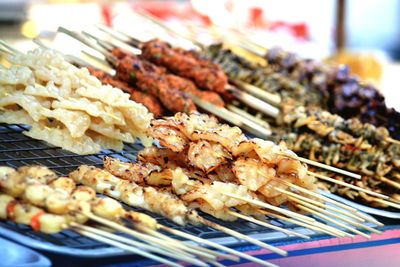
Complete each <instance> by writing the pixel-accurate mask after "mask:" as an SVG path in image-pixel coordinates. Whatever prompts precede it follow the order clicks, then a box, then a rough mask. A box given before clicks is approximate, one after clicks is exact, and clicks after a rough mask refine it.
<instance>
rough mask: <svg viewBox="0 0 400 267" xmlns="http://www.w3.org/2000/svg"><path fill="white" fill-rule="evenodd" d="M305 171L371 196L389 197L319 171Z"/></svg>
mask: <svg viewBox="0 0 400 267" xmlns="http://www.w3.org/2000/svg"><path fill="white" fill-rule="evenodd" d="M307 173H308V174H309V175H312V176H315V177H317V178H319V179H322V180H325V181H328V182H331V183H335V184H339V185H343V186H346V187H348V188H351V189H354V190H357V191H361V192H364V193H366V194H369V195H372V196H376V197H379V198H383V199H389V197H388V196H385V195H382V194H380V193H376V192H373V191H371V190H368V189H365V188H362V187H359V186H356V185H352V184H349V183H346V182H343V181H340V180H336V179H334V178H331V177H328V176H325V175H322V174H319V173H315V172H310V171H307Z"/></svg>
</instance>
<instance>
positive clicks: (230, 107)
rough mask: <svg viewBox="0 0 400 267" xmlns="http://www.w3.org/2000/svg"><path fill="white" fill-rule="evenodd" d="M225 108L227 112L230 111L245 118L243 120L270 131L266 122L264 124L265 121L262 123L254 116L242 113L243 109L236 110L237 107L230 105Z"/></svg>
mask: <svg viewBox="0 0 400 267" xmlns="http://www.w3.org/2000/svg"><path fill="white" fill-rule="evenodd" d="M226 108H227V109H228V110H230V111H232V112H234V113H236V114H238V115H240V116H242V117H245V118H247V119H249V120H251V121H253V122H254V123H257V124H259V125H260V126H262V127H264V128H266V129H268V130H269V129H271V126H270V125H269V123H268V122H266V121H264V120H262V119H260V118H257V117H256V116H254V115H252V114H250V113H248V112H246V111H244V110H243V109H240V108H238V107H236V106H234V105H232V104H228V105H226Z"/></svg>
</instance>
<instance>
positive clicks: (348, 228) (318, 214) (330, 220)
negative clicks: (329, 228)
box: [297, 204, 370, 238]
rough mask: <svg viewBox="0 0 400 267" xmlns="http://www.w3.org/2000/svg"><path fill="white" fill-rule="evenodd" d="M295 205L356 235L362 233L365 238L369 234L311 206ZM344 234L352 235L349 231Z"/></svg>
mask: <svg viewBox="0 0 400 267" xmlns="http://www.w3.org/2000/svg"><path fill="white" fill-rule="evenodd" d="M297 207H299V208H300V209H302V210H304V211H307V212H309V213H311V214H313V215H314V216H317V217H320V218H321V219H323V220H326V221H329V222H331V223H334V224H336V225H338V226H340V227H343V228H345V229H347V230H348V231H351V232H353V233H356V234H358V235H362V236H364V237H366V238H370V236H369V235H366V234H365V233H363V232H361V231H359V230H357V229H354V228H353V227H350V226H348V225H346V224H344V223H342V222H339V221H337V220H335V219H332V218H331V217H328V216H326V215H324V214H322V213H321V212H317V211H315V210H313V209H311V208H308V207H306V206H305V205H303V204H299V205H297ZM346 235H347V236H348V237H354V235H352V234H349V233H346Z"/></svg>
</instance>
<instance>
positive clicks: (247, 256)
mask: <svg viewBox="0 0 400 267" xmlns="http://www.w3.org/2000/svg"><path fill="white" fill-rule="evenodd" d="M160 229H162V230H165V231H168V232H170V233H172V234H176V235H181V236H183V237H186V238H187V236H185V235H187V234H186V233H184V232H181V231H178V230H175V229H172V228H170V227H167V226H163V227H162V228H160ZM195 241H197V242H200V243H204V244H205V245H209V246H212V247H215V248H217V249H220V250H224V251H226V252H228V253H231V254H233V255H236V256H238V257H241V258H243V259H246V260H249V261H252V262H255V263H258V264H260V265H263V266H270V265H269V264H268V263H266V262H265V261H263V260H260V259H258V258H256V257H253V256H250V255H248V254H245V253H243V252H240V251H236V250H234V249H231V248H228V247H224V246H221V245H219V244H216V243H213V242H210V241H208V240H204V239H203V240H195Z"/></svg>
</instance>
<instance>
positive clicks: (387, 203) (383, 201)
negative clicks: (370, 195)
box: [373, 198, 400, 209]
mask: <svg viewBox="0 0 400 267" xmlns="http://www.w3.org/2000/svg"><path fill="white" fill-rule="evenodd" d="M373 201H375V202H378V203H382V204H385V205H388V206H389V207H392V208H396V209H400V205H399V204H397V203H393V202H390V201H386V200H383V199H380V198H374V199H373Z"/></svg>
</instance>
